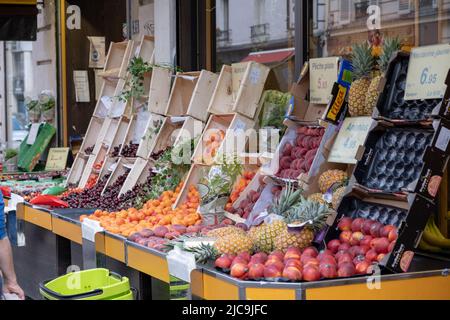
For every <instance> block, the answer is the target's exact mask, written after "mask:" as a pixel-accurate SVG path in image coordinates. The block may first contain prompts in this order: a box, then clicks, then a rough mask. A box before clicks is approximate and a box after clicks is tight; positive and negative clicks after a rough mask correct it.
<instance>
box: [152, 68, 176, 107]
mask: <svg viewBox="0 0 450 320" xmlns="http://www.w3.org/2000/svg"><path fill="white" fill-rule="evenodd" d="M171 83H172V70H171V69H169V68H164V67H153V70H152V79H151V82H150V90H149V94H148V108H149V110H150V112H152V113H155V114H159V115H165V113H166V108H167V104H168V102H169V96H170V86H171Z"/></svg>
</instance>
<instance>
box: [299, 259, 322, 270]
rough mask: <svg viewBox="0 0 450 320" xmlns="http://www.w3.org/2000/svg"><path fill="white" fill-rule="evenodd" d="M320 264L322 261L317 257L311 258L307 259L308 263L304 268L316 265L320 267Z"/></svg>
mask: <svg viewBox="0 0 450 320" xmlns="http://www.w3.org/2000/svg"><path fill="white" fill-rule="evenodd" d="M319 265H320V261H319V260H317V259H316V258H311V259H309V260H307V261H306V263H305V264H304V267H303V268H307V267H316V268H318V267H319Z"/></svg>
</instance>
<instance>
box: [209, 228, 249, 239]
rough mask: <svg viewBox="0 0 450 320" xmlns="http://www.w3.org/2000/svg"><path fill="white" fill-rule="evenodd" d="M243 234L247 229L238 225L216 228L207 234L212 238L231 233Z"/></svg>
mask: <svg viewBox="0 0 450 320" xmlns="http://www.w3.org/2000/svg"><path fill="white" fill-rule="evenodd" d="M237 234H238V235H241V234H245V231H244V230H242V229H241V228H237V227H224V228H219V229H214V230H211V231H210V232H208V234H207V236H208V237H211V238H221V237H225V236H229V235H237Z"/></svg>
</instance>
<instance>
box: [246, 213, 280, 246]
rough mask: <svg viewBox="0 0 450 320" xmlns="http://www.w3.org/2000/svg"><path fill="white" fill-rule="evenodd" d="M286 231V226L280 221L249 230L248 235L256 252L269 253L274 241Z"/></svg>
mask: <svg viewBox="0 0 450 320" xmlns="http://www.w3.org/2000/svg"><path fill="white" fill-rule="evenodd" d="M285 231H287V225H286V223H285V222H284V221H282V220H276V221H273V222H272V223H270V224H266V223H264V224H263V225H261V226H259V227H256V228H253V229H252V230H250V232H249V235H250V237H251V239H252V240H253V243H254V245H255V250H256V251H258V252H265V253H271V252H272V251H273V250H274V247H275V239H276V238H277V237H278V236H279V235H280V234H281V233H282V232H285Z"/></svg>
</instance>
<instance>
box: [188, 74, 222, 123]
mask: <svg viewBox="0 0 450 320" xmlns="http://www.w3.org/2000/svg"><path fill="white" fill-rule="evenodd" d="M218 79H219V76H218V75H217V74H215V73H212V72H209V71H206V70H202V71H201V72H200V76H199V78H198V81H197V84H196V86H195V88H194V92H193V94H192V97H191V101H190V103H189V106H188V109H187V112H186V115H188V116H191V117H193V118H195V119H198V120H201V121H203V122H206V121H208V117H209V113H208V111H207V110H208V107H209V102H210V100H211V97H212V95H213V93H214V89H215V87H216V85H217V81H218Z"/></svg>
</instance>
